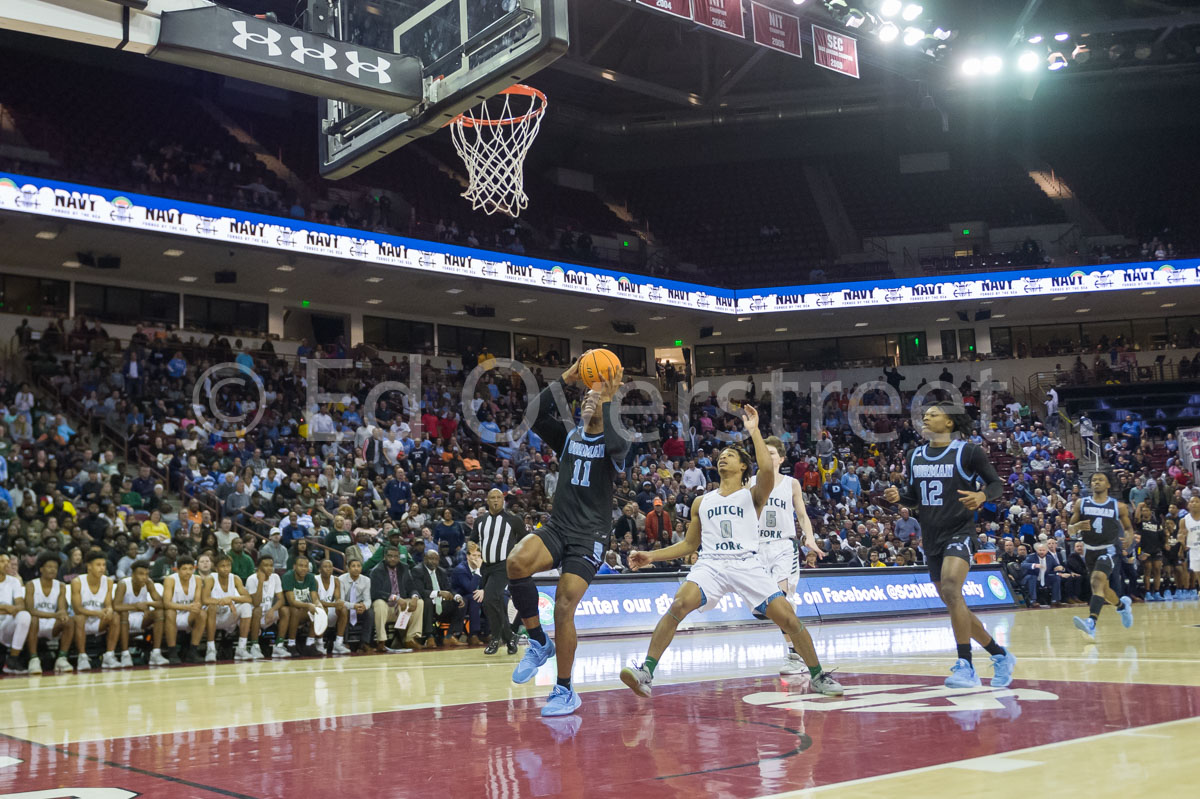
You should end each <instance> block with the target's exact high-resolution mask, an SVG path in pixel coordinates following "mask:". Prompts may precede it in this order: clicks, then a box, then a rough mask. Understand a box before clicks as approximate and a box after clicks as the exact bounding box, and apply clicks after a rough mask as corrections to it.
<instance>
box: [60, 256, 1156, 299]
mask: <svg viewBox="0 0 1200 799" xmlns="http://www.w3.org/2000/svg"><path fill="white" fill-rule="evenodd" d="M63 266H66V264H63ZM1157 293H1158V292H1157V291H1143V292H1142V296H1143V297H1149V296H1150V295H1152V294H1157Z"/></svg>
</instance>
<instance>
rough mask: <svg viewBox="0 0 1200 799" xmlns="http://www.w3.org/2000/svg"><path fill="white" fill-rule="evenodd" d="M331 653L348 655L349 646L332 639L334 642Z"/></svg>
mask: <svg viewBox="0 0 1200 799" xmlns="http://www.w3.org/2000/svg"><path fill="white" fill-rule="evenodd" d="M333 654H335V655H349V654H350V647H348V646H346V645H345V644H340V643H338V642H337V641H334V642H333Z"/></svg>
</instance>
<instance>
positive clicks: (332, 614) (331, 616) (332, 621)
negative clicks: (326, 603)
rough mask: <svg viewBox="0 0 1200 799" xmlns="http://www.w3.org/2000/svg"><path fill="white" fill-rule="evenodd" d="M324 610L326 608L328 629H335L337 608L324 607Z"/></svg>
mask: <svg viewBox="0 0 1200 799" xmlns="http://www.w3.org/2000/svg"><path fill="white" fill-rule="evenodd" d="M325 610H326V612H327V614H328V618H329V625H328V626H329V629H331V630H336V629H337V608H326V609H325Z"/></svg>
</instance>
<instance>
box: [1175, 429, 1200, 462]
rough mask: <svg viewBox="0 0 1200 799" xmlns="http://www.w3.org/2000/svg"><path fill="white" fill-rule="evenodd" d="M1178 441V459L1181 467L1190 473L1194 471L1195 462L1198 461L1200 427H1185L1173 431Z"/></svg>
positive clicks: (1199, 458) (1199, 457)
mask: <svg viewBox="0 0 1200 799" xmlns="http://www.w3.org/2000/svg"><path fill="white" fill-rule="evenodd" d="M1175 437H1176V439H1177V440H1178V441H1179V460H1180V462H1181V463H1182V464H1183V468H1184V469H1185V470H1186V471H1188V472H1190V473H1191V474H1195V473H1196V464H1197V463H1198V462H1200V427H1187V428H1181V429H1179V430H1176V431H1175Z"/></svg>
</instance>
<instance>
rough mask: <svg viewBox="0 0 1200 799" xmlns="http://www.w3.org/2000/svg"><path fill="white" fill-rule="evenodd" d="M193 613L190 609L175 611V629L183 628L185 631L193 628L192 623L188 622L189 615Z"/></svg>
mask: <svg viewBox="0 0 1200 799" xmlns="http://www.w3.org/2000/svg"><path fill="white" fill-rule="evenodd" d="M191 615H192V612H191V611H190V610H177V611H175V629H176V630H183V631H184V632H187V631H189V630H191V629H192V627H191V625H190V624H188V616H191Z"/></svg>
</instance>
